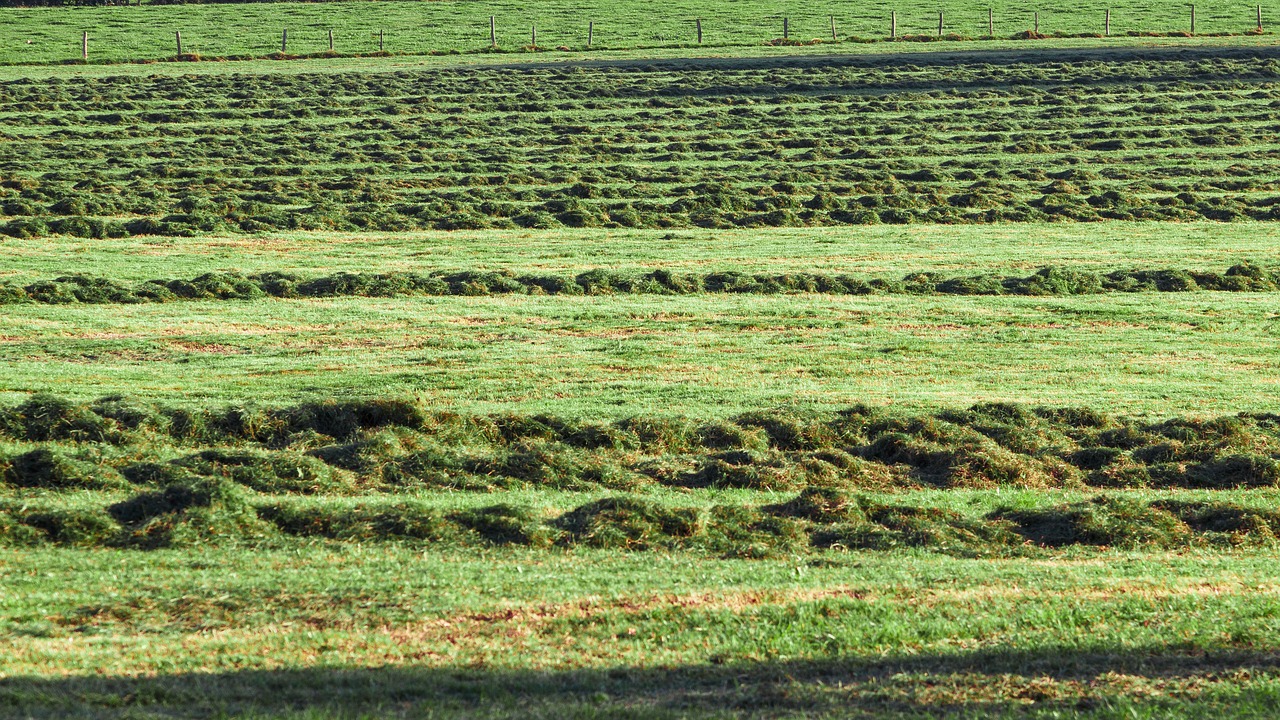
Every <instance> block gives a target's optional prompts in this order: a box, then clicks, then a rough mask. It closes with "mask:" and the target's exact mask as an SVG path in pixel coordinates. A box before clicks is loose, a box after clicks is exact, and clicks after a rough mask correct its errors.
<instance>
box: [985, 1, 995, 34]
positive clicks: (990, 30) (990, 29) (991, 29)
mask: <svg viewBox="0 0 1280 720" xmlns="http://www.w3.org/2000/svg"><path fill="white" fill-rule="evenodd" d="M994 14H995V11H994V10H992V9H991V8H987V37H995V36H996V21H995V18H994V17H993V16H994Z"/></svg>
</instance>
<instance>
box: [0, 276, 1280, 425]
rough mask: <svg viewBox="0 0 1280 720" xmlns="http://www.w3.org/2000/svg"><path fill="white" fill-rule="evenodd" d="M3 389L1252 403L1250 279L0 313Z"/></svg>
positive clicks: (663, 401)
mask: <svg viewBox="0 0 1280 720" xmlns="http://www.w3.org/2000/svg"><path fill="white" fill-rule="evenodd" d="M5 314H6V319H7V330H6V333H5V334H6V353H7V358H8V359H7V365H6V371H5V374H4V378H3V390H4V392H5V393H6V394H7V396H8V397H10V398H13V397H16V396H18V395H21V394H24V393H29V392H35V391H54V392H66V393H68V394H70V395H71V396H73V397H75V398H78V399H90V398H93V397H97V396H102V395H113V394H124V395H132V396H137V397H141V398H145V399H165V400H166V401H174V402H179V403H182V402H188V403H203V402H208V401H215V402H220V403H237V402H243V401H244V400H245V399H246V398H254V399H256V400H258V401H260V402H269V403H288V402H295V401H298V400H302V399H316V400H319V399H325V398H330V397H338V398H358V397H368V396H375V395H382V396H417V397H420V398H422V399H423V400H425V401H426V402H428V403H430V404H432V405H435V406H437V407H440V408H450V409H459V410H480V411H496V410H513V411H521V412H539V411H550V412H555V413H558V414H568V415H578V416H593V415H602V414H603V415H613V414H618V415H629V414H636V413H643V414H650V413H662V412H678V413H680V414H685V415H692V416H710V415H717V414H724V413H727V412H731V411H733V410H737V409H748V408H756V407H767V406H771V405H777V404H791V403H799V404H816V405H818V406H822V407H837V406H842V405H851V404H855V403H859V402H868V403H871V404H874V405H886V404H895V405H900V406H904V407H925V406H935V407H936V406H939V405H947V406H956V405H963V404H970V403H973V402H981V401H987V400H1005V401H1013V402H1027V403H1031V404H1053V405H1071V404H1079V405H1088V406H1093V407H1098V408H1115V409H1120V410H1121V411H1122V412H1126V413H1132V414H1148V413H1163V414H1172V413H1176V412H1179V411H1180V410H1181V409H1183V408H1186V407H1196V408H1197V409H1198V410H1199V411H1202V412H1219V413H1225V412H1238V411H1241V410H1268V409H1271V407H1272V405H1273V402H1272V398H1274V378H1273V377H1272V375H1273V374H1272V373H1271V371H1270V368H1271V365H1272V362H1273V355H1274V350H1273V343H1271V342H1270V338H1271V333H1272V326H1273V324H1274V318H1273V315H1274V307H1273V302H1272V299H1271V296H1270V295H1269V294H1267V293H1190V294H1169V293H1158V294H1140V295H1104V296H1096V297H1094V296H1085V297H1063V298H1057V297H1055V298H1023V297H992V298H985V297H915V296H896V295H895V296H852V297H851V296H845V297H835V296H823V295H785V296H769V295H728V296H725V295H705V296H676V297H665V296H648V295H639V296H591V297H560V296H545V297H536V296H500V297H476V298H392V299H383V298H377V299H374V298H333V299H319V300H262V301H251V302H229V301H191V302H184V303H172V304H153V305H139V306H135V307H131V308H130V311H129V312H128V313H121V312H119V310H118V309H117V308H116V307H115V306H110V305H70V306H58V305H52V306H51V305H17V306H9V307H7V308H6V313H5Z"/></svg>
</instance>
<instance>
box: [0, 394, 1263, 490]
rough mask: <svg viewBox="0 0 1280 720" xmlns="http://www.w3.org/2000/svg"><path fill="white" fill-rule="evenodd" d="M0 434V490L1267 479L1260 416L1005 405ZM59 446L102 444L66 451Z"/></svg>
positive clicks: (107, 406) (272, 413)
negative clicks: (2, 449)
mask: <svg viewBox="0 0 1280 720" xmlns="http://www.w3.org/2000/svg"><path fill="white" fill-rule="evenodd" d="M0 437H8V438H10V439H12V440H14V441H20V442H27V443H31V442H35V443H43V444H42V445H40V446H39V447H36V448H26V449H24V450H22V451H21V452H18V453H14V454H13V455H11V456H3V457H0V480H2V481H3V483H4V484H5V485H7V486H11V487H15V488H22V487H27V488H30V487H46V488H73V487H74V488H90V489H92V488H99V489H103V488H113V487H114V488H119V487H123V486H126V485H127V484H128V482H132V483H134V484H154V483H161V482H170V481H177V480H182V479H184V478H190V477H206V478H210V477H213V478H223V479H227V480H230V481H232V482H235V483H237V484H239V485H241V486H244V487H247V488H250V489H252V490H255V491H260V492H268V493H285V494H353V493H360V492H385V493H397V492H406V491H420V490H466V491H479V492H491V491H498V490H511V489H537V488H541V489H552V490H564V491H596V490H633V489H636V488H638V487H642V486H646V485H658V486H667V487H677V488H691V489H695V488H720V489H730V488H736V489H749V490H771V491H788V490H796V489H799V488H803V487H807V486H811V485H816V486H827V487H833V488H841V489H846V490H858V489H861V490H878V489H912V488H916V489H919V488H974V489H981V488H997V487H1018V488H1085V487H1097V488H1129V489H1142V488H1147V489H1161V488H1164V489H1169V488H1196V489H1242V488H1273V487H1277V486H1280V418H1277V416H1275V415H1271V414H1257V413H1254V414H1249V413H1242V414H1239V415H1235V416H1223V417H1218V418H1212V419H1199V418H1171V419H1167V420H1164V421H1160V422H1151V421H1147V420H1141V419H1135V418H1126V417H1121V416H1111V415H1108V414H1105V413H1100V412H1098V411H1095V410H1091V409H1087V408H1026V407H1023V406H1020V405H1015V404H1004V403H984V404H978V405H974V406H972V407H970V408H968V409H966V410H944V411H941V412H938V413H934V414H922V415H905V414H900V413H892V412H888V411H885V410H883V409H878V408H872V407H868V406H855V407H851V408H846V409H843V410H840V411H836V412H816V411H806V410H802V409H796V408H791V409H785V408H780V409H773V410H766V411H753V412H747V413H743V414H740V415H736V416H733V417H731V418H728V419H727V420H724V421H719V422H701V423H699V422H695V421H693V420H690V419H687V418H680V417H648V418H639V417H636V418H626V419H622V420H617V421H612V422H595V421H590V420H575V419H569V418H560V417H556V416H551V415H509V414H504V415H463V414H458V413H453V412H447V411H445V412H442V411H434V410H431V409H429V408H426V407H423V406H421V405H419V404H416V403H414V402H411V401H405V400H398V399H379V400H368V401H349V402H328V403H307V404H302V405H296V406H291V407H283V408H254V407H227V408H209V409H187V408H169V407H164V406H157V405H154V404H150V403H142V402H131V401H128V400H125V399H122V398H104V399H101V400H98V401H94V402H92V403H87V404H79V403H73V402H70V401H68V400H65V399H62V398H58V397H54V396H46V395H37V396H33V397H31V398H29V399H28V400H26V401H25V402H23V403H20V404H18V405H14V406H10V407H8V408H2V409H0ZM68 442H74V443H81V444H90V445H95V444H96V445H98V446H100V447H106V448H116V449H117V451H115V452H110V453H106V452H99V453H95V454H93V455H92V458H90V456H89V455H87V454H85V453H80V455H82V456H84V457H80V456H77V455H75V454H74V453H73V454H68V452H67V450H66V446H65V445H64V443H68Z"/></svg>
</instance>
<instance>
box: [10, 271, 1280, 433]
mask: <svg viewBox="0 0 1280 720" xmlns="http://www.w3.org/2000/svg"><path fill="white" fill-rule="evenodd" d="M1277 287H1280V269H1277V268H1273V267H1265V266H1260V265H1255V264H1251V263H1248V262H1244V263H1239V264H1236V265H1233V266H1231V267H1230V268H1228V269H1227V270H1226V271H1225V272H1223V273H1216V272H1194V273H1192V272H1189V271H1186V270H1169V269H1162V270H1141V269H1139V270H1116V271H1113V272H1108V273H1101V272H1093V271H1088V270H1078V269H1072V268H1062V267H1043V268H1040V269H1039V270H1037V271H1036V272H1034V273H1032V274H1031V275H1029V276H1025V277H1023V276H1000V275H993V274H988V275H975V276H968V277H945V276H942V275H940V274H937V273H920V272H913V273H908V274H907V275H905V276H904V277H903V279H902V280H901V281H886V280H881V279H870V278H859V277H856V276H854V275H850V274H839V275H831V274H824V273H812V272H797V273H786V274H776V273H774V274H770V273H747V272H742V271H717V272H712V273H707V274H703V275H698V274H694V273H677V272H672V271H669V270H652V271H649V272H634V273H624V272H618V271H608V270H600V269H597V270H590V271H587V272H584V273H580V274H578V275H577V276H574V277H557V276H552V275H533V274H517V273H515V272H513V271H501V272H476V271H469V272H461V273H460V272H445V271H437V272H433V273H425V274H423V273H413V272H397V273H389V274H387V273H384V274H378V273H367V274H361V273H351V272H341V273H335V274H333V275H326V276H321V277H313V278H302V277H300V276H297V275H293V274H290V273H282V272H275V271H270V272H261V273H253V274H250V275H239V274H236V273H206V274H204V275H200V276H198V277H195V278H191V279H189V280H148V281H146V282H143V283H138V284H130V283H125V282H120V281H116V280H110V279H107V278H100V277H92V276H88V275H65V276H61V277H58V278H55V279H53V280H41V281H37V282H33V283H29V284H27V285H21V286H20V285H14V284H11V283H0V305H3V304H21V303H31V302H34V303H44V304H59V305H61V304H71V303H81V304H94V305H98V304H112V303H155V302H175V301H179V300H254V299H257V298H263V297H275V298H329V297H388V298H389V297H425V296H443V295H463V296H475V295H513V294H514V295H574V296H579V295H619V294H658V295H691V294H697V293H736V294H744V293H745V294H767V295H773V294H779V293H789V294H794V293H825V294H833V295H901V294H908V295H1023V296H1069V295H1096V294H1100V293H1137V292H1194V291H1217V292H1271V291H1274V290H1276V288H1277ZM317 410H318V411H320V412H329V413H338V412H339V411H340V410H341V405H340V404H337V406H336V407H333V408H327V409H326V408H317ZM337 417H338V418H340V417H341V416H340V415H338V416H337Z"/></svg>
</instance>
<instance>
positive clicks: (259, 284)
mask: <svg viewBox="0 0 1280 720" xmlns="http://www.w3.org/2000/svg"><path fill="white" fill-rule="evenodd" d="M1277 287H1280V271H1278V270H1276V269H1275V268H1271V267H1264V266H1260V265H1256V264H1252V263H1249V262H1243V263H1237V264H1235V265H1232V266H1231V267H1230V268H1228V269H1227V270H1226V272H1223V273H1216V272H1203V271H1195V270H1177V269H1161V270H1117V271H1114V272H1110V273H1097V272H1091V271H1087V270H1076V269H1071V268H1062V267H1043V268H1040V269H1039V270H1037V271H1036V272H1035V273H1033V274H1031V275H1029V276H1025V277H1022V276H1016V277H1002V276H999V275H995V274H984V275H970V276H963V277H947V276H945V275H943V274H942V273H937V272H913V273H908V274H907V275H905V276H904V277H903V278H902V279H901V280H883V279H879V278H876V279H864V278H858V277H855V276H853V275H849V274H825V273H809V272H796V273H785V274H771V273H746V272H738V271H717V272H711V273H706V274H701V275H699V274H694V273H679V272H671V271H668V270H654V271H651V272H646V273H626V272H618V271H611V270H604V269H594V270H588V271H586V272H583V273H580V274H578V275H576V276H574V277H571V278H570V277H560V276H555V275H533V274H519V273H516V272H513V271H511V270H506V271H501V272H497V271H461V272H434V273H427V274H422V273H412V272H398V273H367V274H361V273H348V272H343V273H335V274H333V275H326V276H322V277H313V278H304V277H300V276H298V275H295V274H292V273H284V272H264V273H254V274H250V275H247V276H245V275H239V274H236V273H205V274H202V275H200V276H198V277H195V278H192V279H190V280H149V281H147V282H144V283H140V284H133V285H130V284H126V283H122V282H118V281H115V280H109V279H106V278H97V277H90V276H86V275H65V276H62V277H58V278H55V279H53V280H42V281H37V282H33V283H29V284H27V285H25V286H18V285H14V284H10V283H0V304H16V303H26V302H37V303H45V304H50V305H59V304H69V303H86V304H108V303H147V302H172V301H176V300H252V299H256V298H261V297H277V298H308V297H351V296H357V297H403V296H442V295H461V296H480V295H507V294H523V295H615V294H657V295H689V294H694V293H750V294H763V295H773V294H779V293H828V294H835V295H1031V296H1051V295H1058V296H1063V295H1094V294H1099V293H1108V292H1192V291H1196V290H1215V291H1225V292H1271V291H1274V290H1276V289H1277Z"/></svg>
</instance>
